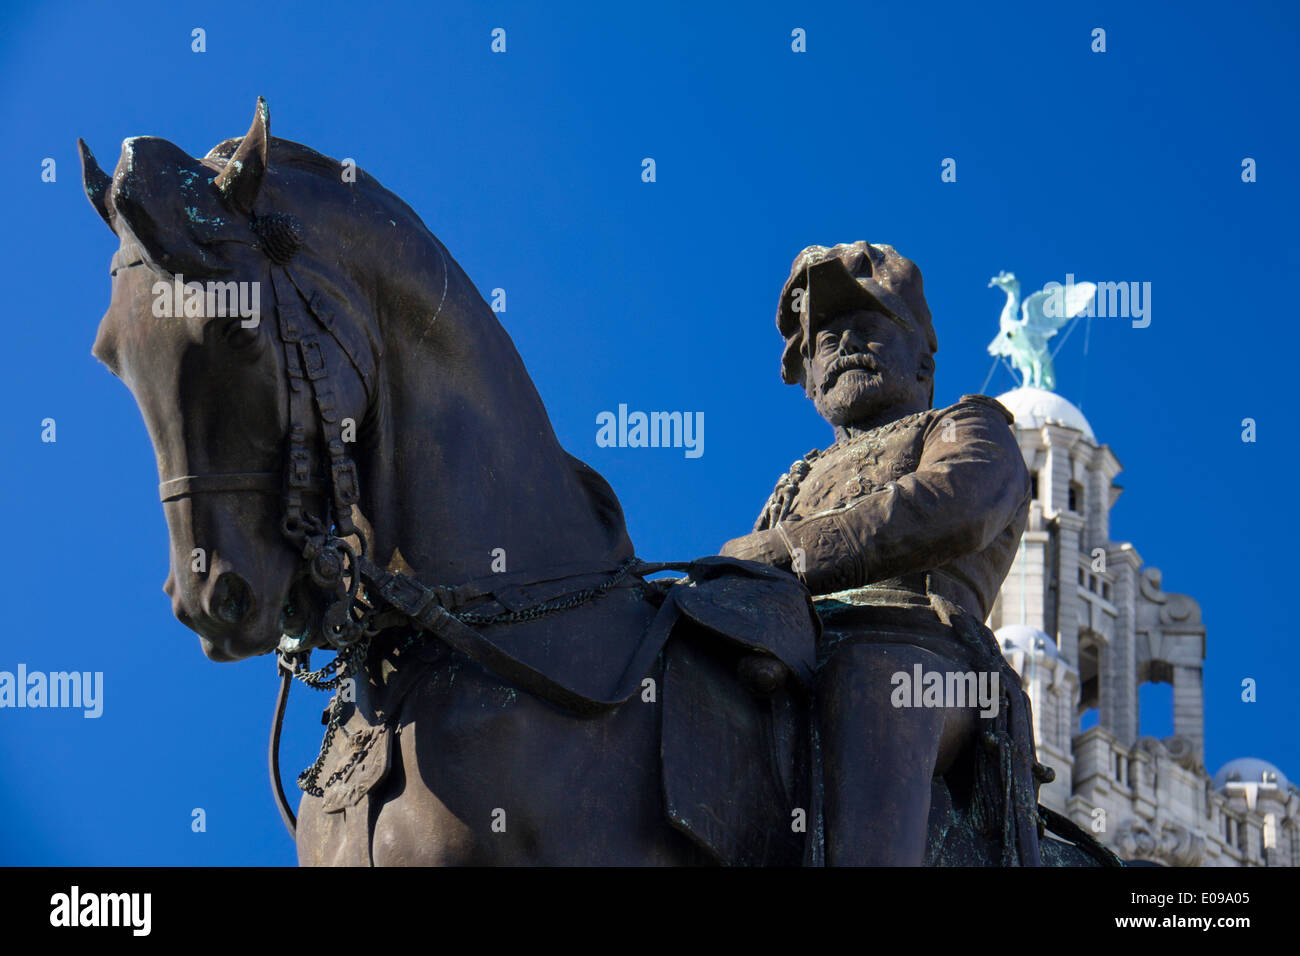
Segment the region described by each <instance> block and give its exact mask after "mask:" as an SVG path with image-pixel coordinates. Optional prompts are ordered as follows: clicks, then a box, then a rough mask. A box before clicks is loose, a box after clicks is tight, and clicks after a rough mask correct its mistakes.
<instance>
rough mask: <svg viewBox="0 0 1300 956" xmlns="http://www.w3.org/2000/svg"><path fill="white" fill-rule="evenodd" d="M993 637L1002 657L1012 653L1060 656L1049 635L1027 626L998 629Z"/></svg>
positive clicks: (1016, 625)
mask: <svg viewBox="0 0 1300 956" xmlns="http://www.w3.org/2000/svg"><path fill="white" fill-rule="evenodd" d="M993 636H994V637H996V638H997V639H998V646H999V647H1001V648H1002V653H1003V654H1004V655H1006V654H1010V653H1011V652H1012V651H1024V652H1025V653H1027V654H1036V655H1039V656H1042V657H1055V658H1058V659H1059V658H1060V656H1061V652H1060V651H1059V650H1058V649H1057V647H1056V642H1055V641H1054V640H1052V637H1051V635H1050V634H1048V633H1047V632H1046V631H1040V630H1039V629H1038V628H1036V627H1030V626H1029V625H1028V624H1008V625H1007V626H1006V627H1000V628H998V629H997V631H996V632H995V633H994V635H993Z"/></svg>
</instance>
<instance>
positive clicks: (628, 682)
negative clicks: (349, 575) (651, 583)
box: [357, 557, 677, 717]
mask: <svg viewBox="0 0 1300 956" xmlns="http://www.w3.org/2000/svg"><path fill="white" fill-rule="evenodd" d="M357 566H358V570H359V571H360V572H361V575H362V579H363V580H365V581H366V584H367V586H368V587H373V588H374V590H375V591H376V592H377V593H378V594H379V595H380V596H381V597H382V598H383V599H384V600H385V601H387V602H388V603H389V604H390V605H392V606H393V607H395V608H397V610H399V611H401V612H402V614H404V615H405V616H406V617H408V618H409V619H410V621H411V623H412V624H414V625H415V626H416V627H418V628H420V629H421V630H424V631H428V632H429V633H430V634H432V635H433V636H434V637H436V638H438V639H439V640H441V641H442V642H443V643H445V644H446V645H447V646H448V647H451V648H452V649H453V650H456V651H459V652H460V653H462V654H464V655H465V656H466V657H468V658H469V659H470V660H472V661H474V662H475V663H476V664H479V665H480V666H482V667H484V668H486V669H487V670H489V671H491V672H492V673H494V674H496V675H497V676H498V677H501V678H504V679H505V680H508V681H510V682H511V683H514V684H517V685H518V686H519V687H521V688H523V689H524V690H526V691H528V692H529V693H531V694H535V695H536V696H538V697H541V698H542V699H543V700H548V701H550V702H551V703H553V704H556V705H557V706H559V707H563V708H564V709H565V710H567V711H569V712H570V713H573V714H577V715H578V716H581V717H589V716H592V715H595V714H599V713H603V712H605V711H608V710H612V709H613V708H615V707H617V706H619V705H620V704H622V703H624V702H625V701H626V700H628V698H630V697H631V696H632V695H633V694H635V693H636V692H637V691H639V690H640V689H641V680H642V678H644V677H645V675H646V674H648V673H649V672H650V666H651V665H652V664H653V663H654V661H655V658H656V657H658V656H659V651H660V650H661V649H662V648H663V644H664V642H665V641H667V639H668V634H669V632H670V631H671V630H672V625H673V623H674V622H675V621H676V619H677V610H676V608H677V606H676V604H674V603H672V602H665V604H664V606H663V607H662V608H661V609H660V612H659V613H658V614H657V615H655V617H654V618H653V620H652V621H651V622H650V628H649V630H648V631H647V632H646V634H645V636H644V637H643V638H642V640H641V645H640V646H639V647H638V648H637V650H636V653H635V654H634V655H633V656H632V660H631V661H630V662H629V663H628V665H627V668H626V669H625V670H624V672H623V676H622V677H621V678H620V679H619V683H618V686H617V688H616V689H615V691H614V693H613V695H612V696H609V697H593V696H589V695H587V694H584V693H582V692H580V691H577V690H574V689H573V688H572V687H568V686H566V685H564V684H562V683H560V682H559V681H557V680H554V679H553V678H550V677H548V676H546V675H545V674H543V673H541V672H540V671H538V670H537V669H535V668H534V667H532V666H531V665H529V664H526V663H524V662H523V661H521V660H519V658H517V657H515V656H514V655H512V654H510V653H509V652H508V651H506V650H504V649H502V648H501V647H499V646H497V645H496V644H494V643H493V642H492V641H491V640H490V639H488V638H487V637H484V636H483V635H482V634H480V633H478V632H477V631H475V630H474V629H473V628H471V627H469V626H468V625H466V624H463V623H461V622H460V621H458V620H456V618H454V617H452V615H451V614H450V613H449V612H448V611H447V609H446V608H445V607H443V606H442V604H441V603H440V601H439V594H438V592H437V591H436V590H435V589H433V588H429V587H425V586H424V585H423V584H420V583H419V582H418V581H416V580H414V579H413V578H411V577H409V576H407V575H404V574H403V575H397V574H392V573H390V572H388V571H385V570H383V569H382V568H380V567H379V566H378V565H376V564H375V563H374V562H373V561H371V560H370V559H368V558H365V557H358V558H357Z"/></svg>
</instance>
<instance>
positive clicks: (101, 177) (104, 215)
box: [77, 139, 113, 229]
mask: <svg viewBox="0 0 1300 956" xmlns="http://www.w3.org/2000/svg"><path fill="white" fill-rule="evenodd" d="M77 149H78V150H79V151H80V152H81V185H82V187H83V188H84V189H85V190H86V198H87V199H89V200H90V204H91V205H92V206H94V207H95V212H97V213H99V218H100V219H103V220H104V222H105V223H106V224H107V225H108V228H110V229H112V228H113V220H112V214H111V213H109V211H108V191H109V189H110V188H111V187H112V185H113V180H112V178H111V177H110V176H109V175H108V173H106V172H104V171H103V170H102V169H100V168H99V163H97V162H95V154H94V153H92V152H91V151H90V147H89V146H87V145H86V141H85V140H84V139H78V140H77Z"/></svg>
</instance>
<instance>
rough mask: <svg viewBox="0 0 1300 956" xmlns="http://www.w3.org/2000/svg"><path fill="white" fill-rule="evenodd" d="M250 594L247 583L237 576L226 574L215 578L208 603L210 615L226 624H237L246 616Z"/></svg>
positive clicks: (250, 602)
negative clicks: (215, 581)
mask: <svg viewBox="0 0 1300 956" xmlns="http://www.w3.org/2000/svg"><path fill="white" fill-rule="evenodd" d="M251 604H252V592H251V591H250V589H249V587H248V582H247V581H245V580H244V579H243V578H241V577H240V576H239V575H238V574H232V573H229V572H227V573H226V574H223V575H221V577H219V578H217V583H216V584H215V585H213V587H212V598H211V599H210V601H209V606H210V608H211V613H212V615H213V616H214V617H215V618H216V619H217V620H219V621H224V622H225V623H226V624H238V623H239V622H240V621H242V620H243V619H244V618H245V617H247V616H248V609H249V606H250V605H251Z"/></svg>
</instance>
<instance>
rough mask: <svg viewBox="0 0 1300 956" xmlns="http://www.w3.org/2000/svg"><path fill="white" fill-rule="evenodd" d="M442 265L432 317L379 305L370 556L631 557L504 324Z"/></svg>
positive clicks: (369, 463) (493, 567) (480, 559)
mask: <svg viewBox="0 0 1300 956" xmlns="http://www.w3.org/2000/svg"><path fill="white" fill-rule="evenodd" d="M449 269H450V270H451V271H452V272H453V273H455V274H456V275H453V276H452V283H451V284H450V285H449V287H448V289H449V291H448V295H447V296H446V297H445V298H444V299H443V300H442V307H441V308H440V309H439V310H438V311H437V315H436V319H435V320H434V321H433V323H432V325H430V324H429V319H428V317H429V315H431V314H433V310H430V312H428V313H425V314H424V315H422V316H420V318H419V320H418V321H411V320H409V319H405V318H403V317H400V316H381V321H380V325H381V331H382V337H383V342H384V358H383V361H382V363H381V369H380V386H379V390H378V398H377V401H378V402H379V408H378V410H377V414H375V415H374V416H373V417H374V419H375V423H374V427H373V428H372V429H371V430H370V431H371V434H370V436H369V438H368V441H367V443H366V445H365V446H363V455H364V458H365V459H366V465H365V466H363V482H362V489H363V495H364V497H363V500H362V512H363V514H364V515H365V517H366V519H367V520H368V521H369V522H370V524H371V527H372V529H373V532H374V540H375V545H376V548H375V551H376V555H377V558H378V560H380V561H382V562H386V563H390V564H394V565H401V564H403V563H404V564H405V566H406V567H408V568H410V569H411V570H413V571H415V572H417V573H418V574H420V576H421V577H422V578H424V579H425V580H426V581H428V582H429V583H447V584H456V583H460V582H462V581H466V580H472V579H474V578H480V577H485V576H487V575H488V574H489V573H491V572H494V571H501V570H503V569H504V570H505V571H507V572H525V571H530V570H538V571H542V570H545V569H547V568H549V567H554V566H557V565H570V564H588V565H590V566H591V567H598V566H603V565H604V564H605V563H606V562H609V561H617V560H621V559H623V558H625V557H628V556H630V555H631V553H632V546H631V542H630V541H629V540H628V537H627V531H626V528H625V526H624V524H623V518H622V513H621V510H620V509H619V508H618V505H617V501H616V499H614V498H613V494H612V492H609V493H608V498H607V499H606V498H605V495H604V492H606V491H608V486H607V485H604V483H603V480H602V479H600V478H599V477H598V476H595V473H594V472H590V471H589V470H585V469H584V466H582V465H581V464H580V463H578V462H577V461H576V460H575V459H573V458H571V457H570V456H569V455H568V454H566V453H565V451H564V449H563V448H562V447H561V446H560V444H559V441H558V440H557V439H556V437H555V432H554V430H553V429H552V427H551V423H550V420H549V418H548V417H547V414H546V409H545V407H544V406H543V405H542V401H541V398H540V396H539V395H538V394H537V391H536V388H535V387H534V385H533V382H532V380H531V378H529V376H528V373H527V371H526V370H525V368H524V365H523V361H522V360H521V359H520V357H519V354H518V353H517V351H516V350H515V347H514V344H513V343H512V342H511V341H510V338H509V336H508V335H507V334H506V332H505V330H504V329H503V328H501V325H500V323H498V322H497V320H496V316H495V315H494V314H493V312H492V311H491V309H490V308H488V306H487V305H486V303H484V302H483V300H482V298H481V297H480V296H479V295H478V293H477V292H476V291H475V290H474V289H473V287H472V285H470V284H469V282H468V279H464V278H463V273H461V272H460V269H459V267H458V266H456V265H455V264H454V263H451V264H450V266H449ZM457 276H459V277H461V278H462V279H463V282H461V283H459V284H460V285H461V286H462V288H459V289H458V288H456V286H457V284H458V283H457V282H456V279H457ZM594 486H599V487H598V488H597V487H594ZM399 555H400V559H401V560H400V561H397V560H396V558H397V557H398V556H399Z"/></svg>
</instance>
